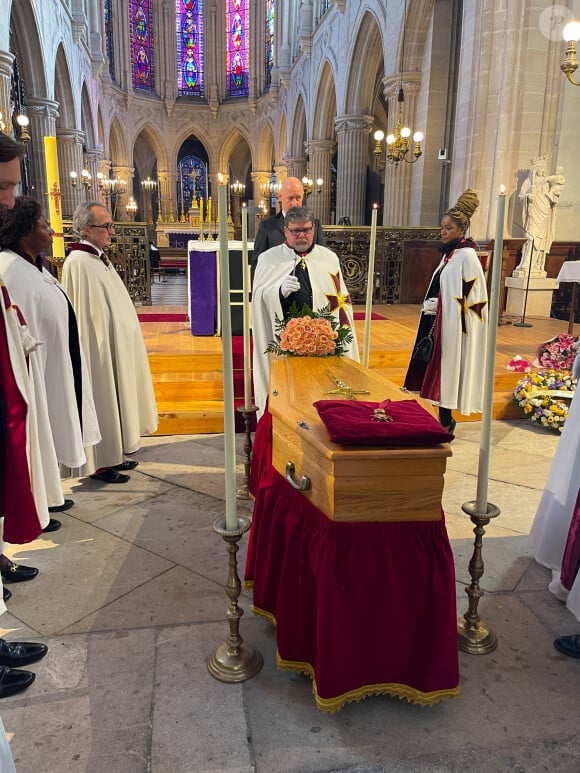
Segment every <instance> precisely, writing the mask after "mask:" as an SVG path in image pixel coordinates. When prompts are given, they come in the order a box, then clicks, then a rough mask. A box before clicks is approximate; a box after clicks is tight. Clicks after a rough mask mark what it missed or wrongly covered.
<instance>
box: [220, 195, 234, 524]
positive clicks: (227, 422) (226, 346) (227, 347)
mask: <svg viewBox="0 0 580 773" xmlns="http://www.w3.org/2000/svg"><path fill="white" fill-rule="evenodd" d="M226 196H227V192H226V186H225V185H221V184H220V185H218V206H219V209H221V211H222V212H225V211H226V207H227V199H226ZM218 211H219V210H218ZM219 236H220V242H219V244H220V249H219V255H220V261H219V264H220V298H221V310H222V359H223V374H224V376H223V377H224V450H225V470H226V472H225V489H226V529H228V530H230V531H233V530H235V529H237V528H238V516H237V512H236V431H235V419H234V365H233V357H232V317H231V309H230V259H229V253H228V223H227V218H225V217H222V218H221V220H220V230H219Z"/></svg>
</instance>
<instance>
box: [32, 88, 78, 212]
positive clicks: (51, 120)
mask: <svg viewBox="0 0 580 773" xmlns="http://www.w3.org/2000/svg"><path fill="white" fill-rule="evenodd" d="M28 117H29V118H30V126H29V127H28V133H29V134H30V137H31V140H30V142H31V145H32V148H33V149H34V152H33V153H30V154H29V160H30V181H31V185H32V195H33V196H35V197H36V198H38V200H39V201H40V203H41V204H42V207H43V209H44V210H45V211H48V199H47V198H46V191H47V185H46V164H45V156H44V138H45V137H56V119H57V118H58V102H54V101H53V100H52V99H42V98H37V97H34V98H31V99H29V100H28ZM29 149H30V148H29ZM65 185H66V187H68V182H65ZM65 185H63V176H62V170H61V171H60V187H61V193H62V189H63V188H64V187H65Z"/></svg>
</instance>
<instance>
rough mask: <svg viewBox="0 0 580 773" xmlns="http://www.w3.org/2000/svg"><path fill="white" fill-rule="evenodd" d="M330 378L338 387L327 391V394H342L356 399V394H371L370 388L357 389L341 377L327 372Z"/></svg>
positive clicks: (349, 398)
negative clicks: (335, 376)
mask: <svg viewBox="0 0 580 773" xmlns="http://www.w3.org/2000/svg"><path fill="white" fill-rule="evenodd" d="M327 375H328V377H329V378H330V380H331V381H332V382H333V383H334V384H336V386H337V388H336V389H332V390H331V391H330V392H325V393H324V394H325V395H342V396H343V397H346V399H347V400H356V395H370V392H369V391H368V389H355V388H354V387H351V386H349V385H348V384H347V383H345V382H344V381H342V379H340V378H334V376H331V375H330V373H327Z"/></svg>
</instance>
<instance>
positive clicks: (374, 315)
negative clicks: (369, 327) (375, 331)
mask: <svg viewBox="0 0 580 773" xmlns="http://www.w3.org/2000/svg"><path fill="white" fill-rule="evenodd" d="M365 316H366V314H365V312H364V311H355V313H354V318H355V319H364V318H365ZM371 319H388V317H383V315H382V314H377V313H376V312H375V311H371Z"/></svg>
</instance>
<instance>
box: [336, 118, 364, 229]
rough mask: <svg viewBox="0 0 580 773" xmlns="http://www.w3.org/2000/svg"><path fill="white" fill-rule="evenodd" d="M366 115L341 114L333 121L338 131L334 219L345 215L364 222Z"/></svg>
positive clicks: (356, 223)
mask: <svg viewBox="0 0 580 773" xmlns="http://www.w3.org/2000/svg"><path fill="white" fill-rule="evenodd" d="M372 123H373V117H372V116H370V115H341V116H339V117H338V118H336V119H335V122H334V125H335V127H336V133H337V135H338V161H337V170H336V181H337V190H336V222H337V223H338V222H339V220H340V218H341V217H349V218H350V222H351V224H352V225H363V224H364V211H365V185H366V177H367V164H368V158H369V131H370V127H371V125H372Z"/></svg>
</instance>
